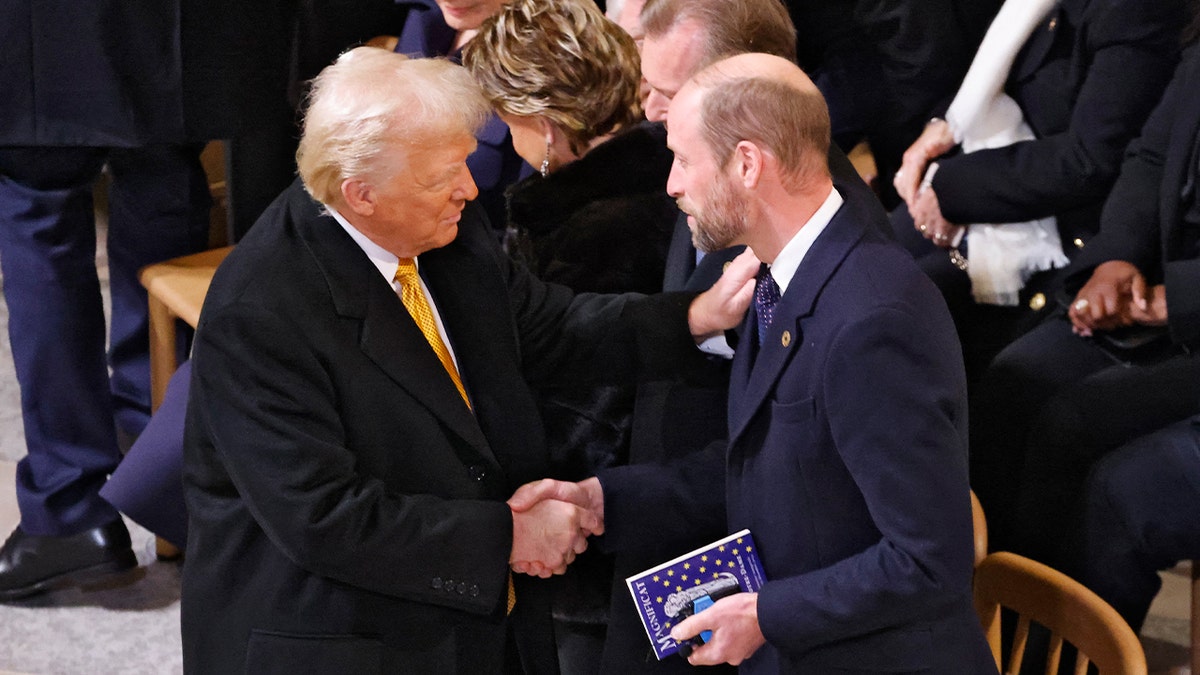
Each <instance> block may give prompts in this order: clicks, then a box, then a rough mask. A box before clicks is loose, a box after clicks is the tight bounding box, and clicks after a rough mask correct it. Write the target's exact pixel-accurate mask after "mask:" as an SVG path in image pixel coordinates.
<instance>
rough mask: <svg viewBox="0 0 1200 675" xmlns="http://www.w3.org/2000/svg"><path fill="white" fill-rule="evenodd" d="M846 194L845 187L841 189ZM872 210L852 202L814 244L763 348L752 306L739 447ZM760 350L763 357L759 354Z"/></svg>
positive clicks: (746, 326) (736, 397)
mask: <svg viewBox="0 0 1200 675" xmlns="http://www.w3.org/2000/svg"><path fill="white" fill-rule="evenodd" d="M839 192H840V193H841V194H843V195H844V194H846V191H845V190H844V189H839ZM869 217H870V216H869V214H867V213H865V212H864V211H863V210H862V209H860V208H855V205H852V202H850V201H846V203H844V204H843V205H842V208H840V209H839V210H838V212H837V213H836V214H835V215H834V217H833V219H832V220H831V221H830V222H829V225H828V226H827V227H826V228H825V231H824V232H822V233H821V235H820V236H819V237H817V240H816V241H815V242H813V245H812V248H810V249H809V250H808V253H807V254H806V255H805V256H804V261H803V262H801V263H800V267H799V268H798V269H797V270H796V274H795V276H793V277H792V280H791V282H790V283H789V284H788V288H787V292H785V293H784V294H783V296H782V297H781V298H780V299H779V303H778V304H777V305H776V306H775V320H774V321H773V322H772V324H771V326H770V327H769V328H768V330H767V334H766V336H765V338H764V340H763V343H762V346H761V347H757V346H755V345H752V344H751V343H752V342H754V338H755V333H754V328H753V327H754V326H755V324H756V322H757V321H758V316H757V313H756V312H755V311H754V308H753V306H751V308H750V311H749V312H748V313H747V316H746V320H745V322H743V324H742V328H741V331H740V336H739V344H741V345H745V346H744V347H739V349H738V350H737V353H736V354H735V355H734V359H733V371H732V375H731V377H730V384H729V440H730V444H731V445H733V444H734V443H736V442H737V440H738V437H740V436H741V435H742V433H743V432H745V430H746V427H747V426H748V425H749V423H750V421H751V420H752V419H753V418H754V416H755V414H756V413H757V412H758V411H759V409H760V408H761V407H762V406H763V405H764V403H765V402H766V400H767V399H768V397H769V395H770V393H771V391H772V390H773V389H774V387H775V383H776V382H778V381H779V377H780V376H781V375H782V374H783V371H784V369H785V368H786V367H787V365H788V362H789V361H790V360H791V359H792V358H793V356H794V355H795V354H796V353H797V352H799V351H800V349H801V348H802V347H803V345H804V332H803V323H804V319H806V318H807V317H809V316H810V315H812V312H813V308H814V306H815V305H816V302H817V297H818V296H819V295H820V294H821V289H823V288H824V287H825V284H826V283H827V282H828V281H829V279H830V277H832V276H833V275H834V273H835V272H836V271H837V268H838V267H839V266H841V264H842V261H843V260H845V258H846V255H847V254H849V252H850V250H851V249H853V248H854V246H855V244H857V243H858V241H859V239H861V238H862V236H863V233H864V232H865V228H866V227H867V226H868V220H867V219H868V218H869ZM755 351H757V352H758V353H757V355H755V354H754V352H755Z"/></svg>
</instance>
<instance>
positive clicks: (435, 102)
mask: <svg viewBox="0 0 1200 675" xmlns="http://www.w3.org/2000/svg"><path fill="white" fill-rule="evenodd" d="M487 110H488V108H487V104H486V102H485V101H484V99H483V97H482V95H481V94H480V93H479V91H478V89H477V87H476V86H475V84H474V82H473V81H472V80H471V77H470V75H469V74H467V72H466V71H465V70H463V69H461V68H460V67H458V66H455V65H453V64H451V63H449V62H447V61H444V60H433V59H418V60H409V59H406V58H405V57H403V56H401V55H398V54H395V53H392V52H387V51H384V50H379V49H374V48H370V47H364V48H359V49H355V50H352V51H350V52H347V53H346V54H345V55H343V56H342V57H341V58H339V60H338V61H337V62H336V63H335V64H333V65H332V66H330V67H328V68H326V69H325V70H324V71H322V73H321V75H320V76H318V78H317V79H316V80H315V82H314V85H313V90H312V94H311V102H310V105H309V108H308V111H307V115H306V119H305V123H304V133H303V136H302V138H301V141H300V149H299V152H298V158H297V159H298V165H299V169H300V181H298V182H297V183H295V184H293V185H292V187H290V188H289V189H288V190H287V191H285V192H284V193H283V194H282V195H281V196H280V197H279V199H277V200H276V201H275V203H274V204H273V205H272V206H271V207H270V208H269V209H268V210H267V211H266V212H265V213H264V215H263V216H262V218H261V219H260V220H259V221H258V223H256V224H255V226H254V227H253V228H252V229H251V231H250V233H249V234H248V235H247V236H246V238H245V239H243V240H242V241H241V242H240V243H239V244H238V247H237V248H236V249H235V250H234V251H233V253H231V254H230V256H229V258H228V259H227V260H226V261H225V263H224V264H223V265H222V266H221V268H220V269H219V270H218V271H217V274H216V276H215V277H214V279H213V282H212V286H211V288H210V290H209V293H208V297H207V299H206V301H205V305H204V310H203V313H202V316H201V321H200V326H199V327H198V329H197V334H196V342H195V347H194V352H193V358H192V364H193V365H192V368H193V377H192V385H191V396H190V400H189V406H188V418H187V428H186V438H185V446H184V447H185V470H184V486H185V494H186V498H187V505H188V510H189V515H190V519H191V521H190V527H189V537H188V542H187V554H188V557H187V563H186V567H185V569H184V578H183V591H182V599H183V604H182V607H183V609H182V632H183V643H184V665H185V668H186V669H187V670H188V672H192V673H232V672H251V673H297V672H304V673H395V672H413V673H463V674H464V675H465V674H468V673H469V674H476V673H500V672H512V671H514V670H516V669H524V670H526V671H535V672H540V671H544V670H547V669H553V668H554V654H553V651H552V649H551V650H549V651H547V645H546V644H544V639H545V635H544V634H543V633H541V632H540V631H541V629H543V628H547V627H548V626H549V615H548V611H547V606H546V603H545V593H544V590H543V589H540V588H539V586H540V585H539V584H538V583H536V580H531V579H528V578H527V577H523V576H522V575H514V574H512V573H511V572H510V565H511V566H513V567H515V568H517V569H527V568H528V567H529V566H530V565H534V564H535V565H536V568H537V572H538V573H539V574H541V575H546V576H548V575H549V574H551V573H561V572H562V571H564V570H565V568H566V566H567V565H568V564H569V563H570V562H571V561H572V559H573V558H574V556H575V555H576V554H578V553H580V552H582V550H583V549H584V547H585V546H586V542H585V537H586V536H587V535H588V534H595V533H599V532H601V531H602V523H601V522H600V521H599V520H598V519H596V518H595V517H594V516H593V515H592V514H591V513H590V512H588V511H586V510H584V509H582V508H579V507H577V506H575V505H572V504H569V503H564V502H558V501H553V500H547V501H545V502H542V503H540V504H538V505H537V506H535V507H533V508H531V509H527V510H523V511H521V512H514V511H512V510H510V508H509V507H508V506H507V505H506V504H505V502H504V500H505V498H506V497H507V496H508V495H510V494H511V493H512V491H513V490H515V489H516V487H517V486H519V485H521V484H522V483H524V482H527V481H529V480H532V479H535V478H539V477H541V476H544V475H546V473H548V471H549V470H550V467H549V453H548V452H547V450H546V447H545V444H544V442H543V437H542V432H541V421H540V419H539V418H538V415H537V411H536V407H535V404H534V400H533V396H532V394H531V393H530V389H529V387H528V385H527V384H526V381H527V380H536V379H538V378H539V377H542V376H545V375H546V374H547V373H548V372H551V371H553V370H556V369H559V368H562V367H564V366H565V365H567V364H569V363H573V362H575V361H578V360H580V359H584V358H586V357H588V356H589V355H593V354H595V355H597V356H599V355H600V353H601V350H605V349H607V348H608V343H609V342H612V343H615V344H618V345H619V344H620V343H621V341H620V340H619V339H613V340H609V338H615V337H618V336H619V335H621V334H623V332H624V329H623V328H622V327H623V326H624V323H623V322H624V320H625V319H626V318H627V317H629V316H633V315H638V316H646V317H651V319H649V320H648V321H647V326H643V325H640V324H639V325H637V326H636V332H637V333H644V332H646V331H648V330H649V329H650V328H649V325H650V324H652V325H653V326H654V327H657V328H660V329H662V333H663V334H662V335H655V336H654V337H655V338H656V339H655V341H654V343H653V344H656V345H657V344H661V345H663V346H664V349H667V350H670V349H678V348H680V347H681V346H688V345H690V344H693V342H694V336H693V335H692V333H691V332H690V331H689V330H688V328H691V329H692V330H694V331H695V337H700V336H703V335H705V334H708V333H710V332H712V331H714V330H719V329H721V328H722V327H724V326H726V325H731V324H732V323H733V319H732V318H731V317H734V316H736V315H737V314H738V310H739V309H743V310H744V304H742V305H741V307H739V306H738V302H739V300H738V297H735V292H736V291H740V292H742V294H743V295H742V296H741V301H743V302H744V300H745V298H746V297H748V296H746V295H745V293H746V290H745V289H743V288H742V286H743V285H744V284H742V283H740V281H739V280H737V279H734V280H733V281H732V282H731V285H730V286H729V287H728V289H729V290H730V291H731V292H730V293H729V295H728V296H726V298H725V299H723V300H715V301H713V300H714V299H715V294H708V295H705V296H701V297H700V299H697V300H695V301H694V302H692V303H690V304H689V303H688V302H687V301H686V300H687V298H686V297H681V296H668V297H663V298H649V299H641V300H638V299H633V298H627V297H601V296H575V297H573V296H572V295H571V293H570V292H569V291H568V290H567V289H565V288H562V287H554V286H549V285H545V284H542V283H541V282H539V281H538V280H536V279H535V278H533V277H532V276H531V275H529V274H528V273H527V272H526V271H524V270H523V269H520V268H516V267H513V266H512V265H510V264H509V263H508V259H507V257H506V256H504V254H503V253H502V252H501V251H499V249H498V247H497V246H496V245H495V243H494V241H493V240H492V238H491V235H490V234H489V232H488V228H487V224H486V219H485V218H484V217H483V216H482V213H481V211H480V210H479V208H478V207H477V206H475V205H474V204H470V203H469V202H470V200H471V199H473V198H474V197H475V196H476V194H477V193H478V190H477V188H476V187H475V183H474V181H473V180H472V178H471V174H470V172H469V171H468V170H467V165H466V158H467V156H468V155H469V154H470V153H471V151H472V150H473V149H474V147H475V140H474V136H473V134H474V132H475V130H476V129H477V128H478V125H479V124H481V123H482V121H483V119H484V118H485V116H486V113H487ZM710 301H713V302H710ZM689 318H690V320H691V322H690V324H689V321H688V319H689ZM634 329H635V327H634V326H630V327H629V332H630V333H634V332H635V330H634ZM603 353H605V354H607V352H603ZM514 577H516V578H515V579H514Z"/></svg>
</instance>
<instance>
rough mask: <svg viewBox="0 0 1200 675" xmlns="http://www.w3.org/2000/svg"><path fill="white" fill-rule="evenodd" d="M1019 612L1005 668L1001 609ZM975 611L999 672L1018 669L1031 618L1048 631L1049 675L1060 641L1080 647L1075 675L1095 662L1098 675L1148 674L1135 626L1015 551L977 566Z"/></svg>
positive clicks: (996, 555) (1091, 595)
mask: <svg viewBox="0 0 1200 675" xmlns="http://www.w3.org/2000/svg"><path fill="white" fill-rule="evenodd" d="M1001 607H1007V608H1009V609H1012V610H1014V611H1015V612H1016V613H1017V614H1018V615H1019V618H1018V622H1017V627H1016V632H1015V634H1014V636H1013V646H1012V653H1011V654H1010V656H1009V659H1008V667H1007V668H1005V667H1004V664H1003V662H1002V661H1001V654H1000V608H1001ZM975 611H976V612H978V613H979V620H980V622H981V623H982V624H983V629H984V632H985V633H986V634H987V639H988V643H989V644H990V645H991V647H992V655H993V656H994V657H995V658H996V665H997V666H998V667H999V668H1000V671H1001V672H1002V673H1005V675H1009V674H1011V673H1017V672H1019V671H1020V669H1021V662H1022V660H1023V659H1024V657H1025V644H1026V640H1027V638H1028V637H1029V625H1030V622H1031V621H1032V622H1036V623H1039V624H1041V625H1043V626H1045V627H1046V628H1047V629H1049V630H1050V632H1051V638H1050V645H1049V651H1048V654H1047V659H1046V670H1045V672H1046V673H1047V675H1057V673H1058V666H1059V660H1060V658H1061V655H1062V645H1063V642H1064V641H1065V642H1069V643H1071V644H1072V645H1074V646H1075V647H1076V649H1078V650H1079V654H1078V656H1076V660H1075V670H1074V672H1075V673H1076V675H1084V674H1085V673H1086V672H1087V669H1088V663H1089V662H1090V663H1094V664H1095V665H1096V667H1097V668H1098V669H1099V671H1100V675H1146V655H1145V653H1144V652H1143V651H1142V644H1141V642H1139V641H1138V637H1137V635H1136V634H1134V632H1133V629H1131V628H1130V627H1129V624H1127V623H1125V620H1124V619H1122V618H1121V615H1120V614H1117V610H1115V609H1113V608H1112V606H1111V605H1109V604H1108V603H1106V602H1105V601H1104V600H1102V599H1101V598H1100V596H1098V595H1096V594H1095V593H1093V592H1092V591H1090V590H1088V589H1087V588H1085V587H1084V586H1083V585H1082V584H1080V583H1079V582H1077V581H1075V580H1074V579H1071V578H1070V577H1068V576H1067V575H1065V574H1063V573H1061V572H1058V571H1057V570H1054V569H1051V568H1050V567H1047V566H1046V565H1043V564H1041V563H1039V562H1036V561H1034V560H1030V559H1029V558H1025V557H1023V556H1019V555H1017V554H1015V553H1009V552H1005V551H1002V552H998V553H993V554H991V555H989V556H988V557H987V558H985V559H984V560H983V562H981V563H980V564H979V565H978V566H977V567H976V568H975Z"/></svg>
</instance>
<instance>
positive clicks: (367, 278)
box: [295, 195, 491, 457]
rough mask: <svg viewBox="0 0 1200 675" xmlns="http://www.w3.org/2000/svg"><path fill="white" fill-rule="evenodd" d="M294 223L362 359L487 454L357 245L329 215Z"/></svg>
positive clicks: (417, 332)
mask: <svg viewBox="0 0 1200 675" xmlns="http://www.w3.org/2000/svg"><path fill="white" fill-rule="evenodd" d="M304 199H305V200H306V201H307V202H308V203H307V205H300V206H301V208H306V209H308V210H309V211H311V212H312V213H314V214H315V210H316V208H317V205H316V204H315V203H314V202H312V200H311V199H308V197H307V195H305V196H304ZM295 222H297V227H298V229H299V230H300V234H301V237H302V238H303V239H304V241H305V243H306V244H307V245H308V246H309V248H310V250H311V251H312V254H313V258H314V259H315V260H316V263H317V266H318V268H319V269H320V270H321V273H322V274H323V275H324V277H325V281H326V283H327V284H328V286H329V292H330V296H331V297H332V298H333V303H334V306H335V307H336V309H337V312H338V314H339V315H340V316H343V317H345V318H348V319H353V320H357V321H360V322H361V326H362V329H361V331H360V333H359V347H360V348H361V349H362V351H363V353H364V354H365V355H366V356H367V358H369V359H371V361H373V362H374V363H375V364H376V365H377V366H379V368H380V369H381V370H383V371H384V372H385V373H387V375H388V377H390V378H391V379H392V380H393V381H395V382H396V384H398V385H399V386H400V387H401V388H403V389H404V390H405V391H406V392H408V394H409V395H410V396H412V397H413V398H414V399H416V400H418V401H420V402H421V404H422V405H424V406H425V407H426V408H427V409H428V410H429V411H430V412H431V413H432V414H433V415H435V416H436V417H438V418H439V419H441V420H442V422H443V423H444V424H445V425H446V427H447V428H448V429H450V430H451V431H453V432H454V433H455V434H457V435H459V436H460V437H462V438H463V439H464V440H465V441H467V442H468V443H470V444H471V445H472V446H474V447H475V448H477V449H478V450H479V452H480V453H481V454H483V455H484V456H485V457H491V451H490V450H489V448H488V443H487V440H486V439H485V438H484V436H483V432H482V431H481V430H480V428H479V425H478V423H477V422H476V420H475V418H474V416H473V415H472V414H471V411H470V410H469V409H468V408H467V406H466V405H465V404H464V403H463V400H462V398H461V397H460V396H459V395H458V390H457V389H455V387H454V383H453V382H451V381H450V378H449V376H447V374H446V370H445V369H444V368H443V367H442V363H441V361H439V360H438V358H437V355H436V354H434V352H433V350H432V349H431V348H430V347H429V343H428V342H427V341H426V340H425V335H424V334H423V333H421V329H420V328H418V327H417V324H416V323H415V322H414V321H413V319H412V317H411V316H410V315H409V313H408V310H407V309H405V308H404V304H403V303H402V302H400V298H399V296H397V295H396V293H395V292H394V291H393V290H392V287H391V285H390V284H388V283H387V281H385V280H384V279H383V277H382V276H381V275H380V274H379V272H378V270H376V269H375V267H374V265H372V264H371V262H370V260H368V259H367V257H366V254H365V253H363V252H362V249H360V248H359V247H358V245H356V244H355V243H354V240H352V239H351V238H350V236H349V235H347V234H346V233H345V231H343V230H342V228H341V226H339V225H338V223H337V221H335V220H334V219H333V218H332V217H330V216H324V215H310V216H309V217H307V218H304V217H299V218H297V219H296V220H295ZM439 310H440V307H439ZM455 355H456V356H460V354H459V353H457V352H456V354H455ZM460 358H461V356H460ZM466 384H467V389H468V392H469V391H470V384H469V383H466Z"/></svg>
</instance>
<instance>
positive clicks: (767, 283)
mask: <svg viewBox="0 0 1200 675" xmlns="http://www.w3.org/2000/svg"><path fill="white" fill-rule="evenodd" d="M777 302H779V284H777V283H775V278H774V277H772V276H771V270H770V269H769V268H768V267H767V266H766V265H765V264H764V265H763V266H762V267H760V268H759V270H758V281H757V282H756V283H755V284H754V311H755V313H756V314H758V346H759V347H761V346H762V345H763V342H764V341H765V340H766V339H767V329H768V328H770V327H771V320H772V319H774V318H775V303H777Z"/></svg>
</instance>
